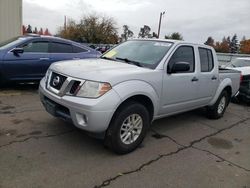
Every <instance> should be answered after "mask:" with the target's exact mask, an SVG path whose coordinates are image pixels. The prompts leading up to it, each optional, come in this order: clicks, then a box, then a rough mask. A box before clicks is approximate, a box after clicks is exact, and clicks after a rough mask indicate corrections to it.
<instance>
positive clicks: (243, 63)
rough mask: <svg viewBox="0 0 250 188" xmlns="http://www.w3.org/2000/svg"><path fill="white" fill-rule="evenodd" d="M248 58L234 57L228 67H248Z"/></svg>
mask: <svg viewBox="0 0 250 188" xmlns="http://www.w3.org/2000/svg"><path fill="white" fill-rule="evenodd" d="M249 66H250V59H235V60H234V61H233V62H232V64H231V65H230V67H249Z"/></svg>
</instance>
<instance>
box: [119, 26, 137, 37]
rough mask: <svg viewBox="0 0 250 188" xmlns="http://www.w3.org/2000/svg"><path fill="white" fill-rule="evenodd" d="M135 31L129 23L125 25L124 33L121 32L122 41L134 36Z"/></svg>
mask: <svg viewBox="0 0 250 188" xmlns="http://www.w3.org/2000/svg"><path fill="white" fill-rule="evenodd" d="M133 35H134V33H133V31H131V30H130V29H129V26H128V25H123V33H122V34H121V38H122V41H127V40H128V38H131V37H133Z"/></svg>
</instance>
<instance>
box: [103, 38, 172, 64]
mask: <svg viewBox="0 0 250 188" xmlns="http://www.w3.org/2000/svg"><path fill="white" fill-rule="evenodd" d="M172 44H173V43H171V42H164V41H149V40H148V41H147V40H132V41H127V42H124V43H122V44H120V45H119V46H117V47H115V48H113V49H112V50H110V51H108V52H107V53H105V54H104V55H103V56H102V58H108V59H113V60H119V61H123V62H125V63H131V64H135V65H138V66H142V67H148V68H151V69H154V68H155V67H156V66H157V65H158V64H159V62H160V61H161V59H162V58H163V57H164V56H165V55H166V53H167V52H168V50H169V49H170V48H171V46H172Z"/></svg>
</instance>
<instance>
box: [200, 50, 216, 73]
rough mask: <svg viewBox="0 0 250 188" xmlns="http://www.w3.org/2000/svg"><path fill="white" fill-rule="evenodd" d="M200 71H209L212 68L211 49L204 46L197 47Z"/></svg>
mask: <svg viewBox="0 0 250 188" xmlns="http://www.w3.org/2000/svg"><path fill="white" fill-rule="evenodd" d="M199 54H200V63H201V72H210V71H211V70H213V68H214V62H213V55H212V51H211V50H209V49H205V48H199Z"/></svg>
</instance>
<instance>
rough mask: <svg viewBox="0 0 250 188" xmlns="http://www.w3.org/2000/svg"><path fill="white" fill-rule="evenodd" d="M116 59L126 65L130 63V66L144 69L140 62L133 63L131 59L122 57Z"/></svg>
mask: <svg viewBox="0 0 250 188" xmlns="http://www.w3.org/2000/svg"><path fill="white" fill-rule="evenodd" d="M115 59H118V60H122V61H124V62H126V63H129V64H133V65H136V66H138V67H143V66H142V64H141V63H140V62H138V61H133V60H131V59H128V58H121V57H116V58H115Z"/></svg>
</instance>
